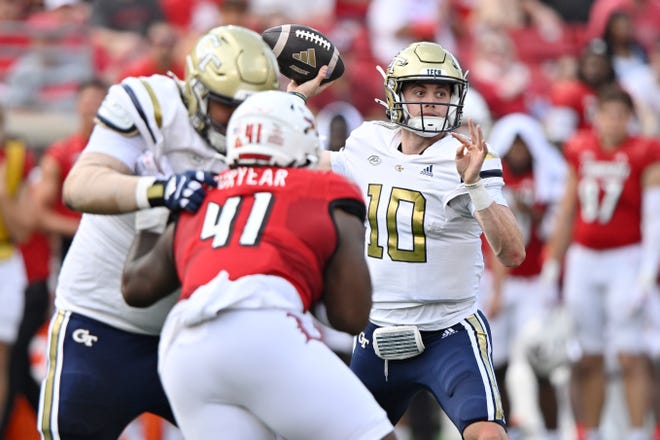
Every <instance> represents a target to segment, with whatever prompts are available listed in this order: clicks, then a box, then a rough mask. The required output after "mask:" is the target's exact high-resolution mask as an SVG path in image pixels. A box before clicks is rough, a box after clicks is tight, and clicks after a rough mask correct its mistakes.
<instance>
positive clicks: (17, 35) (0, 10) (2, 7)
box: [0, 0, 30, 94]
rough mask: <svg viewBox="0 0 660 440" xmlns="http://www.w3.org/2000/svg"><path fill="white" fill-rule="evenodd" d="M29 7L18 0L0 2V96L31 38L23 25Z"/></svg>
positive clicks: (0, 0)
mask: <svg viewBox="0 0 660 440" xmlns="http://www.w3.org/2000/svg"><path fill="white" fill-rule="evenodd" d="M27 15H28V14H27V6H26V5H25V4H24V2H21V1H16V0H0V46H2V47H3V50H2V51H0V94H2V93H3V91H2V90H3V84H2V83H3V81H4V77H5V75H6V72H7V70H9V67H10V66H11V65H12V64H13V63H14V62H15V61H16V60H17V59H18V58H19V56H20V54H21V53H23V52H25V50H26V48H27V47H28V46H29V44H30V37H29V36H28V35H26V33H25V32H24V31H23V30H22V27H21V24H22V23H23V22H24V20H25V19H26V18H27Z"/></svg>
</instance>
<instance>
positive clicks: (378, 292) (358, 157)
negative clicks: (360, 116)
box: [332, 121, 506, 330]
mask: <svg viewBox="0 0 660 440" xmlns="http://www.w3.org/2000/svg"><path fill="white" fill-rule="evenodd" d="M400 130H402V128H400V127H399V126H397V125H395V124H391V123H385V122H379V121H370V122H365V123H363V124H362V125H361V126H360V127H358V128H357V129H356V130H354V131H353V132H352V133H351V135H350V137H349V138H348V140H347V141H346V146H345V148H344V149H343V150H341V151H339V152H335V153H332V169H333V171H336V172H339V173H341V174H344V175H345V176H347V177H349V178H351V179H353V180H354V181H355V182H357V184H358V185H359V186H360V187H361V189H362V191H363V192H364V194H365V196H366V198H367V200H366V201H367V205H368V207H367V222H368V224H367V231H366V255H367V262H368V264H369V269H370V273H371V277H372V283H373V308H372V312H371V320H372V321H373V322H375V323H376V324H379V325H406V324H413V325H417V326H418V327H419V328H420V329H422V330H437V329H441V328H446V327H449V326H451V325H454V324H456V323H457V322H459V321H461V320H462V319H463V318H465V317H466V316H468V315H469V314H471V313H474V312H475V311H476V298H477V294H478V291H479V280H480V277H481V274H482V272H483V266H484V263H483V256H482V252H481V239H480V235H481V233H482V231H481V227H480V225H479V223H478V222H477V220H476V219H475V218H474V216H473V211H474V207H473V206H472V203H471V201H470V197H469V195H468V194H467V190H466V189H465V186H464V185H463V184H462V183H461V178H460V176H459V174H458V171H457V170H456V163H455V160H454V159H455V155H456V149H457V148H458V146H459V145H460V144H459V142H458V141H457V140H456V139H454V138H453V137H451V136H449V135H447V136H445V137H443V138H442V139H440V140H438V141H437V142H436V143H434V144H433V145H431V146H430V147H429V148H427V149H426V150H425V151H424V152H423V154H417V155H407V154H403V153H402V152H401V151H400V150H399V148H398V147H399V145H400ZM481 178H482V179H483V181H484V184H485V186H486V188H487V189H488V191H489V193H491V195H492V196H493V198H494V199H495V201H496V202H497V203H501V204H506V202H505V201H504V197H503V196H502V191H501V188H502V186H503V185H504V181H503V180H502V164H501V161H500V159H499V158H497V157H496V156H494V155H492V154H488V156H487V157H486V160H485V162H484V165H483V167H482V171H481ZM422 306H423V307H422Z"/></svg>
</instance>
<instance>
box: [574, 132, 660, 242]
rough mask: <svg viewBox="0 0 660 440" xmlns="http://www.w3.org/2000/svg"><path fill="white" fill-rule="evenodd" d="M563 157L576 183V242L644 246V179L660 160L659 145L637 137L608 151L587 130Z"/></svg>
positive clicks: (579, 135)
mask: <svg viewBox="0 0 660 440" xmlns="http://www.w3.org/2000/svg"><path fill="white" fill-rule="evenodd" d="M564 155H565V156H566V160H567V161H568V163H569V164H570V166H571V168H573V170H574V171H575V173H576V176H577V179H578V206H577V213H576V216H575V221H574V223H573V240H574V241H575V242H577V243H579V244H581V245H583V246H586V247H589V248H592V249H609V248H615V247H619V246H626V245H630V244H634V243H640V242H641V240H642V232H641V221H642V192H643V186H642V176H643V173H644V170H645V169H646V167H647V166H649V165H651V164H653V163H654V162H657V161H659V160H660V143H659V142H658V141H657V140H654V139H649V138H641V137H634V136H633V137H629V138H627V139H626V140H624V141H623V142H622V143H621V144H620V145H619V146H618V147H617V148H616V149H615V150H611V151H607V150H605V149H603V147H602V146H601V144H600V141H599V139H598V137H597V135H596V133H595V132H593V131H591V130H585V131H581V132H578V133H577V134H576V135H575V136H574V137H573V138H572V139H570V140H569V141H568V142H567V143H566V145H565V146H564Z"/></svg>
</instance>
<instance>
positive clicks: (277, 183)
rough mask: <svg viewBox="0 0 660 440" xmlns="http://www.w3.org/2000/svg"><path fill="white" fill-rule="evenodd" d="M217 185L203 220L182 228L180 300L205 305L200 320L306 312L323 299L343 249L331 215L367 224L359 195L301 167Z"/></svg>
mask: <svg viewBox="0 0 660 440" xmlns="http://www.w3.org/2000/svg"><path fill="white" fill-rule="evenodd" d="M217 179H218V189H213V190H210V191H209V192H208V194H207V196H206V198H205V200H204V204H203V205H202V207H201V208H200V209H199V211H198V212H197V214H189V213H183V214H182V215H181V216H180V217H179V220H178V222H177V226H176V234H175V239H174V240H175V241H174V257H175V262H176V267H177V272H178V275H179V279H180V280H181V283H182V289H181V299H187V298H191V296H192V298H191V299H192V300H194V301H203V302H204V305H203V306H202V307H201V309H202V310H203V311H202V312H201V313H210V315H211V316H212V315H213V314H214V313H215V312H217V311H218V310H221V309H226V308H262V307H268V308H273V307H277V308H285V309H287V308H288V309H295V310H302V311H307V310H308V309H309V308H310V307H311V306H312V305H313V304H314V303H316V302H318V301H319V299H320V298H321V296H322V292H323V274H324V271H325V266H326V264H327V263H328V261H329V260H330V259H331V258H332V256H333V254H334V252H335V249H336V247H337V230H336V227H335V224H334V221H333V219H332V210H333V208H335V207H337V208H342V209H343V210H345V211H346V212H348V213H351V214H354V215H357V216H358V217H359V218H360V221H363V220H364V215H365V206H364V201H363V198H362V195H361V193H360V191H359V189H358V188H357V187H356V186H355V184H353V183H351V182H349V181H348V180H347V179H346V178H344V177H343V176H340V175H338V174H335V173H332V172H329V171H318V170H310V169H302V168H277V167H240V168H237V169H232V170H226V171H224V172H222V173H221V174H219V175H218V177H217ZM204 292H205V293H204ZM193 294H195V295H193ZM202 298H203V299H202ZM193 319H195V318H193ZM196 319H204V317H202V316H200V317H198V318H196Z"/></svg>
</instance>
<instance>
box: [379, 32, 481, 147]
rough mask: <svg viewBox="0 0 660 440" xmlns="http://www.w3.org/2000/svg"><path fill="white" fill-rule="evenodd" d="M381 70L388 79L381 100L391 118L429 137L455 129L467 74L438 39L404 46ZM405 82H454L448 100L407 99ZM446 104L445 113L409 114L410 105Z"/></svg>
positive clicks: (461, 111)
mask: <svg viewBox="0 0 660 440" xmlns="http://www.w3.org/2000/svg"><path fill="white" fill-rule="evenodd" d="M379 71H380V72H381V74H382V75H383V78H384V79H385V99H386V102H382V101H380V102H381V104H383V105H384V106H385V108H386V109H387V110H386V112H385V114H386V116H387V117H388V118H389V120H390V121H392V122H394V123H396V124H398V125H401V126H403V127H405V128H407V129H409V130H413V131H415V132H416V133H417V134H419V135H421V136H426V137H432V136H436V135H437V134H438V133H442V132H447V131H451V130H453V129H455V128H456V127H458V126H459V125H460V123H461V115H462V114H463V103H464V101H465V94H466V92H467V89H468V83H467V81H466V79H465V74H464V73H463V70H462V69H461V66H460V65H459V64H458V61H457V60H456V58H454V56H453V55H452V54H451V53H450V52H449V51H448V50H445V49H444V48H443V47H442V46H440V45H439V44H437V43H430V42H418V43H413V44H411V45H410V46H408V47H406V48H405V49H403V50H401V51H400V52H399V53H398V54H397V55H396V56H395V57H394V59H392V62H391V63H390V65H389V66H388V67H387V71H386V72H383V70H382V69H381V68H379ZM406 82H424V83H428V82H441V83H449V84H450V85H451V86H452V92H451V100H450V102H449V103H448V104H438V103H429V102H405V101H404V100H403V93H402V91H403V85H404V84H405V83H406ZM424 104H435V105H446V106H447V107H448V111H447V115H446V116H445V117H435V116H434V117H431V116H427V117H424V115H423V114H422V115H421V116H417V117H413V116H410V113H409V111H408V106H410V105H424Z"/></svg>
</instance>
